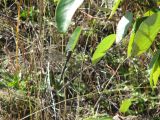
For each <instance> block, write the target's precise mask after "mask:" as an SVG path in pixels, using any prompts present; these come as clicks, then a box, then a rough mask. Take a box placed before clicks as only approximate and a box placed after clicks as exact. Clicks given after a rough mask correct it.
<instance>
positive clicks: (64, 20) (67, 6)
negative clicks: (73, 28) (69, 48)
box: [56, 0, 84, 32]
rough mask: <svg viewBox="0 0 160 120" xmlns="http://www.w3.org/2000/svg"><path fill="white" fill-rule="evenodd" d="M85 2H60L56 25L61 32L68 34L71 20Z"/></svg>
mask: <svg viewBox="0 0 160 120" xmlns="http://www.w3.org/2000/svg"><path fill="white" fill-rule="evenodd" d="M83 1H84V0H60V1H59V3H58V5H57V8H56V24H57V28H58V31H59V32H66V31H67V29H68V27H69V25H70V23H71V19H72V17H73V15H74V13H75V11H76V10H77V8H78V7H80V5H81V4H82V3H83Z"/></svg>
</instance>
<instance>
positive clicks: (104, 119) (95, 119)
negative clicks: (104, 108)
mask: <svg viewBox="0 0 160 120" xmlns="http://www.w3.org/2000/svg"><path fill="white" fill-rule="evenodd" d="M84 120H112V118H111V117H109V116H108V115H98V116H89V117H87V118H84Z"/></svg>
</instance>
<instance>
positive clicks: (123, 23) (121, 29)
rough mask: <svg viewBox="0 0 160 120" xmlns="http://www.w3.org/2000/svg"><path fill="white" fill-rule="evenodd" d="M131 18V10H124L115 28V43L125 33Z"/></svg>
mask: <svg viewBox="0 0 160 120" xmlns="http://www.w3.org/2000/svg"><path fill="white" fill-rule="evenodd" d="M132 20H133V14H132V13H131V12H126V14H125V15H124V16H123V17H122V18H121V20H120V21H119V22H118V25H117V30H116V43H119V42H120V41H121V40H122V39H123V38H124V36H125V35H126V33H127V31H128V29H129V27H130V25H131V23H132Z"/></svg>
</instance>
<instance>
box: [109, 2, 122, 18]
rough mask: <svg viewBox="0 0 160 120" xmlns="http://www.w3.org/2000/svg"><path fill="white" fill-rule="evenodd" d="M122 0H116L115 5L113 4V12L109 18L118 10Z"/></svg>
mask: <svg viewBox="0 0 160 120" xmlns="http://www.w3.org/2000/svg"><path fill="white" fill-rule="evenodd" d="M121 1H122V0H114V5H113V8H112V11H111V14H110V16H109V19H110V18H111V17H112V16H113V15H114V13H115V12H116V10H117V8H118V6H119V4H120V2H121Z"/></svg>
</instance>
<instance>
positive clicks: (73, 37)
mask: <svg viewBox="0 0 160 120" xmlns="http://www.w3.org/2000/svg"><path fill="white" fill-rule="evenodd" d="M81 31H82V27H77V28H76V29H75V31H74V32H73V33H72V35H71V37H70V39H69V41H68V44H67V46H66V52H69V51H71V52H73V50H74V48H75V46H76V44H77V42H78V39H79V36H80V34H81Z"/></svg>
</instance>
